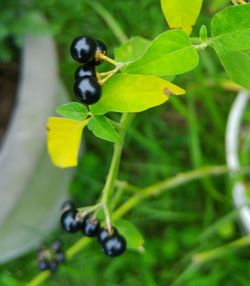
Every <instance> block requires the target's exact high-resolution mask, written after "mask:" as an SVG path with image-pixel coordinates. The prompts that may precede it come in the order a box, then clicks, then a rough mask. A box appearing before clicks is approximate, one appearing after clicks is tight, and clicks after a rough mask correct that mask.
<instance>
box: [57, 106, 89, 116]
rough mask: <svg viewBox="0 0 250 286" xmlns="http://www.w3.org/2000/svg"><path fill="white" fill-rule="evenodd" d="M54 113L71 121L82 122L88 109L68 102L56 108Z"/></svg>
mask: <svg viewBox="0 0 250 286" xmlns="http://www.w3.org/2000/svg"><path fill="white" fill-rule="evenodd" d="M56 112H57V113H58V114H60V115H62V116H64V117H66V118H69V119H73V120H84V119H86V118H87V117H88V113H89V112H88V109H87V107H86V106H84V105H83V104H80V103H78V102H69V103H66V104H63V105H60V106H58V107H57V109H56Z"/></svg>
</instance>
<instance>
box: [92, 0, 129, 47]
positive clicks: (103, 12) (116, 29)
mask: <svg viewBox="0 0 250 286" xmlns="http://www.w3.org/2000/svg"><path fill="white" fill-rule="evenodd" d="M87 4H88V5H90V6H91V7H92V8H93V9H94V10H95V11H96V12H97V13H98V14H99V15H100V16H101V17H102V18H103V20H104V21H105V22H106V23H107V25H108V26H109V28H110V29H111V30H112V31H113V33H114V35H115V36H116V38H117V39H118V40H119V41H120V43H125V42H126V41H127V40H128V38H127V36H126V34H125V33H124V32H123V30H122V28H121V26H120V25H119V23H118V22H117V21H116V19H115V18H114V17H113V16H112V15H111V14H110V12H109V11H108V10H107V9H106V8H104V7H103V6H102V5H101V4H100V3H98V2H97V1H94V0H90V1H87Z"/></svg>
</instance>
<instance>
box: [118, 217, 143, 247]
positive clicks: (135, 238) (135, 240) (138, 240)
mask: <svg viewBox="0 0 250 286" xmlns="http://www.w3.org/2000/svg"><path fill="white" fill-rule="evenodd" d="M114 226H115V227H116V228H117V230H118V232H119V233H120V234H121V235H122V236H124V237H125V239H126V241H127V248H128V249H132V250H137V251H140V252H143V251H144V248H143V245H144V239H143V236H142V234H141V233H140V232H139V230H138V229H137V228H136V226H135V225H134V224H132V223H131V222H129V221H127V220H124V219H118V220H116V221H114Z"/></svg>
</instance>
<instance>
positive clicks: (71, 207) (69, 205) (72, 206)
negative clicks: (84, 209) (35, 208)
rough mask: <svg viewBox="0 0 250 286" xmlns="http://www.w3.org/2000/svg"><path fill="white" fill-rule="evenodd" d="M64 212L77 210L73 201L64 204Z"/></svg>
mask: <svg viewBox="0 0 250 286" xmlns="http://www.w3.org/2000/svg"><path fill="white" fill-rule="evenodd" d="M61 209H62V211H63V212H64V211H66V210H74V209H76V205H75V203H74V202H73V201H71V200H68V201H65V202H64V203H63V204H62V207H61Z"/></svg>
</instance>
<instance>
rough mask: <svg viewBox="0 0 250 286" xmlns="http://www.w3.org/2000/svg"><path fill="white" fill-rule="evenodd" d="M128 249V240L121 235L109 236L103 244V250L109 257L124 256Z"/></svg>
mask: <svg viewBox="0 0 250 286" xmlns="http://www.w3.org/2000/svg"><path fill="white" fill-rule="evenodd" d="M126 248H127V243H126V240H125V239H124V237H123V236H121V235H119V234H113V235H111V236H108V237H107V238H106V239H105V240H104V241H103V243H102V250H103V252H104V253H105V254H106V255H107V256H111V257H115V256H119V255H121V254H123V253H124V252H125V250H126Z"/></svg>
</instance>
